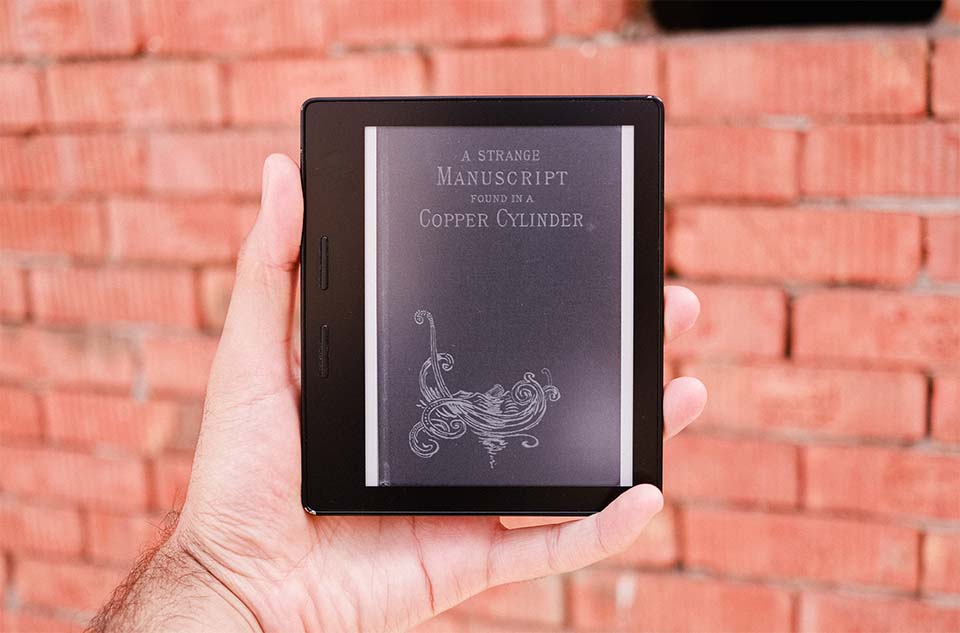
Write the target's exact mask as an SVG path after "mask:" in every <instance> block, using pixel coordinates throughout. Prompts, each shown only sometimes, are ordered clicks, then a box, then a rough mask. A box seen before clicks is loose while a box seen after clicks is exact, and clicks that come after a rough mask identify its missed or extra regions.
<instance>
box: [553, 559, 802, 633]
mask: <svg viewBox="0 0 960 633" xmlns="http://www.w3.org/2000/svg"><path fill="white" fill-rule="evenodd" d="M569 598H570V604H569V613H570V620H571V623H572V624H573V626H574V627H576V628H578V629H579V628H581V627H582V628H584V629H589V630H595V629H599V630H603V631H609V630H611V629H618V630H627V631H636V632H638V633H639V632H640V631H738V632H747V631H757V632H763V633H767V632H769V631H785V630H788V629H789V628H790V595H789V594H788V593H787V592H785V591H780V590H777V589H772V588H769V587H761V586H758V585H749V584H744V583H732V582H723V581H718V580H710V579H702V578H691V577H689V576H681V575H666V574H636V573H632V572H619V573H618V572H614V571H586V572H578V573H576V574H574V575H573V576H572V578H571V586H570V593H569Z"/></svg>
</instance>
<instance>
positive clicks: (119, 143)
mask: <svg viewBox="0 0 960 633" xmlns="http://www.w3.org/2000/svg"><path fill="white" fill-rule="evenodd" d="M11 152H12V153H11V156H12V158H10V159H8V161H9V162H8V167H6V171H7V172H8V175H7V177H6V178H0V183H2V181H4V180H6V181H7V183H8V184H7V187H6V188H8V189H16V190H31V191H34V190H36V191H46V192H50V193H55V194H58V195H59V194H62V193H65V192H83V193H97V192H111V193H116V192H120V191H137V190H140V189H142V188H143V184H144V156H145V153H144V152H145V150H144V143H143V140H142V139H141V138H139V137H137V136H134V135H130V134H111V133H90V134H58V135H49V134H44V135H39V136H31V137H27V138H24V139H23V140H22V141H20V145H19V146H15V147H14V148H13V149H12V150H11Z"/></svg>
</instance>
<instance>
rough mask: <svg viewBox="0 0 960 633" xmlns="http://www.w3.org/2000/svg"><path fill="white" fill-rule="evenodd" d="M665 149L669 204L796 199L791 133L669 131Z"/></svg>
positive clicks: (721, 129) (726, 129)
mask: <svg viewBox="0 0 960 633" xmlns="http://www.w3.org/2000/svg"><path fill="white" fill-rule="evenodd" d="M664 143H665V156H664V169H665V174H664V187H665V188H664V192H665V194H666V196H667V198H668V199H670V200H673V201H677V200H685V199H704V198H728V199H734V200H738V199H753V200H767V201H784V200H790V199H792V198H795V197H796V196H797V193H798V183H797V165H796V161H797V134H796V133H795V132H792V131H788V130H775V129H767V128H745V127H719V126H676V125H671V126H667V130H666V136H665V139H664Z"/></svg>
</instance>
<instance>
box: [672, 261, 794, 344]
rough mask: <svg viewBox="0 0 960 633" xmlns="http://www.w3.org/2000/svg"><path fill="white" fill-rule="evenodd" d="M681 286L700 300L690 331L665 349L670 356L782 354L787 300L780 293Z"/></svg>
mask: <svg viewBox="0 0 960 633" xmlns="http://www.w3.org/2000/svg"><path fill="white" fill-rule="evenodd" d="M680 283H682V284H683V285H685V286H687V287H689V288H690V289H691V290H693V291H694V292H695V293H696V294H697V297H699V299H700V318H699V319H697V324H696V325H695V326H694V327H693V329H692V330H690V331H689V332H687V333H686V334H684V335H682V336H681V337H680V338H678V339H677V340H675V341H672V342H671V343H670V344H669V345H668V346H667V352H668V353H669V354H670V356H671V357H673V358H688V357H698V356H703V357H725V356H734V357H737V356H749V357H780V356H782V355H783V350H784V347H785V344H786V334H785V332H786V329H787V301H786V297H785V296H784V294H783V291H782V290H780V289H779V288H764V287H758V286H733V285H729V286H728V285H707V284H699V283H694V284H690V283H687V282H686V280H682V281H681V282H680Z"/></svg>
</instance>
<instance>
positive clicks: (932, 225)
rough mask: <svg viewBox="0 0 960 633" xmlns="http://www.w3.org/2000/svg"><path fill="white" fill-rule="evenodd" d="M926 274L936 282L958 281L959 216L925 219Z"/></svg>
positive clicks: (959, 275) (959, 268) (959, 272)
mask: <svg viewBox="0 0 960 633" xmlns="http://www.w3.org/2000/svg"><path fill="white" fill-rule="evenodd" d="M926 225H927V235H926V238H927V239H926V251H927V274H928V275H930V277H931V278H932V279H936V280H937V281H960V215H953V216H934V217H929V218H927V221H926Z"/></svg>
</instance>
